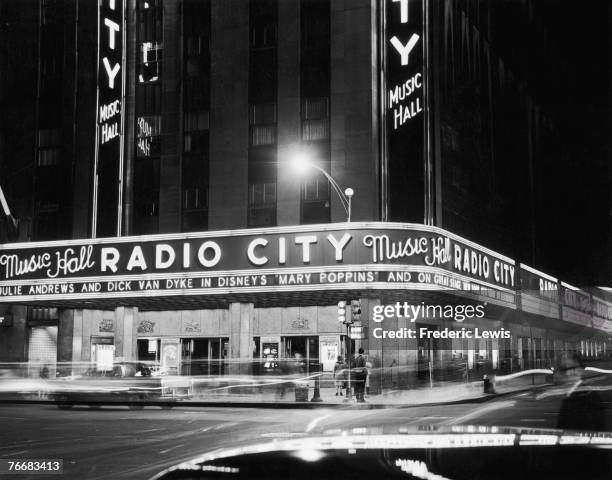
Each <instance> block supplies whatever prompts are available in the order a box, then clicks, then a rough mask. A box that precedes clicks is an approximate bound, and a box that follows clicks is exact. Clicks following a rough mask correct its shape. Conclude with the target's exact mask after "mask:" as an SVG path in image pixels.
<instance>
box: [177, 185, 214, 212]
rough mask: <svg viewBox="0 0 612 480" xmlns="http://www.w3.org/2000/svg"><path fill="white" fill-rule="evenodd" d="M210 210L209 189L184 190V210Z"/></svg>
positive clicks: (193, 188) (194, 188)
mask: <svg viewBox="0 0 612 480" xmlns="http://www.w3.org/2000/svg"><path fill="white" fill-rule="evenodd" d="M204 208H208V189H207V188H206V189H205V188H202V187H191V188H185V189H184V190H183V209H184V210H201V209H204Z"/></svg>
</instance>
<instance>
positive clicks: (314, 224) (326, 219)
mask: <svg viewBox="0 0 612 480" xmlns="http://www.w3.org/2000/svg"><path fill="white" fill-rule="evenodd" d="M19 7H21V4H20V5H19ZM532 8H533V6H532V5H531V2H522V3H517V2H495V4H493V2H477V1H469V0H466V1H458V0H447V1H439V2H437V1H431V2H421V1H416V0H399V1H393V0H386V1H382V0H381V1H371V0H351V1H339V0H202V1H199V0H183V1H178V0H177V1H169V0H166V1H162V0H148V1H144V0H114V1H111V0H103V1H101V2H99V6H98V5H96V2H86V1H83V0H81V1H78V0H75V1H68V0H64V1H60V0H58V1H40V2H28V3H27V5H26V6H25V7H24V8H18V7H17V6H16V2H11V1H7V0H4V1H0V10H1V11H2V13H3V15H4V18H8V19H9V20H8V21H7V22H6V24H5V26H4V27H3V30H2V32H1V33H2V38H1V39H0V40H2V41H3V42H4V43H5V44H6V45H9V46H10V47H11V48H10V49H9V50H10V51H12V52H13V53H12V56H8V57H7V58H6V59H3V61H5V62H7V63H8V64H10V65H11V66H12V69H11V74H10V75H9V74H7V73H6V71H4V72H3V73H2V75H3V78H2V90H3V91H2V102H3V109H2V112H3V113H2V115H3V117H2V124H1V125H0V126H1V127H2V135H3V142H2V148H3V149H4V150H3V153H9V152H10V155H4V154H3V156H2V157H3V159H2V165H1V168H2V172H3V175H2V179H3V181H4V179H5V178H6V179H10V181H7V182H6V183H4V184H2V188H3V189H4V191H5V193H6V197H7V201H8V203H9V204H10V206H11V209H12V211H13V213H14V216H15V217H17V218H18V219H19V220H20V222H19V229H18V230H14V229H11V228H10V225H9V224H8V222H7V223H5V224H4V227H3V228H4V229H3V235H4V236H5V237H6V239H7V240H8V241H7V243H4V244H2V245H0V294H1V296H0V310H1V316H2V322H1V326H0V360H1V361H26V362H29V363H30V364H31V365H32V371H35V370H36V368H39V366H40V365H43V364H44V365H55V364H56V363H57V362H72V361H74V362H96V363H98V364H102V363H105V362H106V363H108V362H109V361H110V359H113V360H126V361H131V360H155V361H159V362H160V363H161V364H162V365H163V366H166V367H168V368H171V369H176V371H180V372H183V373H198V374H222V373H229V372H232V371H234V372H248V371H249V368H250V367H248V366H249V365H253V364H254V363H256V361H257V360H258V359H270V358H274V357H276V358H281V359H282V358H290V357H293V356H294V355H295V354H300V355H303V356H304V357H305V358H306V359H307V360H308V362H312V363H318V362H321V363H322V364H323V366H324V369H325V370H326V371H331V370H332V369H333V364H334V363H335V360H336V357H337V355H344V356H346V355H347V354H348V352H349V350H348V348H349V339H348V337H347V328H346V326H345V325H343V324H342V323H340V322H339V321H338V308H337V304H338V302H339V301H350V300H359V301H360V306H361V311H362V314H361V318H360V321H359V322H357V325H356V328H354V329H353V332H352V334H351V336H352V337H353V338H352V343H351V345H350V348H351V350H350V351H352V352H354V351H355V350H354V349H355V348H358V347H363V348H365V350H366V353H367V354H368V356H369V359H370V361H371V362H372V363H373V365H374V366H375V367H383V373H384V374H383V375H381V376H380V378H379V379H378V380H377V385H378V386H380V387H388V386H393V385H396V386H398V385H399V386H400V387H401V386H409V385H411V384H412V383H413V382H414V381H418V377H419V373H418V372H419V371H421V370H423V369H424V368H429V365H431V366H432V368H433V372H434V378H445V379H446V378H452V375H453V372H454V371H455V370H454V367H453V366H454V365H456V364H459V363H462V364H464V365H467V368H468V369H478V368H479V367H481V366H483V365H484V366H486V368H487V369H494V370H500V371H508V370H517V369H525V368H530V367H535V366H542V367H543V366H550V365H553V364H555V362H557V361H558V360H559V359H560V358H561V357H562V356H563V355H571V354H574V353H576V352H579V353H580V354H582V355H583V356H584V357H586V358H598V357H602V356H605V355H607V353H608V352H609V348H610V340H609V335H610V333H611V332H612V302H611V298H610V294H609V293H608V292H607V291H606V290H603V289H590V290H588V291H587V290H582V289H580V288H577V287H574V286H572V285H571V284H569V283H566V282H564V281H561V280H560V279H558V278H555V277H554V276H552V275H549V274H547V273H545V272H544V271H541V270H539V269H536V268H534V266H538V267H539V268H542V267H540V262H541V260H540V253H541V252H540V251H539V250H537V249H536V248H535V247H534V245H535V244H536V242H534V238H536V237H537V238H539V237H538V235H541V234H542V232H540V233H539V232H538V229H537V228H535V227H534V225H536V224H538V222H539V221H540V219H541V218H542V215H541V214H542V212H541V211H540V210H539V209H540V208H541V207H540V205H539V203H538V202H537V201H535V199H536V198H539V197H538V196H536V192H535V191H534V189H535V188H536V187H535V185H544V186H542V187H538V188H546V187H545V185H546V184H545V183H538V181H535V180H534V178H531V181H525V179H526V178H528V177H529V176H530V175H531V176H535V177H537V176H538V175H542V176H544V175H545V172H546V170H547V168H548V167H549V166H550V164H551V163H552V162H553V161H558V160H557V159H558V154H559V151H560V149H562V145H561V144H562V139H561V138H560V134H559V133H558V132H557V131H556V130H555V127H554V118H549V117H547V114H546V112H545V111H544V110H543V109H542V108H540V107H539V105H538V99H537V98H533V97H532V94H531V90H530V83H529V80H530V79H529V78H523V77H521V75H520V73H521V72H515V71H514V70H512V68H510V67H508V66H506V63H505V58H506V57H505V55H506V54H508V55H509V53H508V52H507V51H506V50H504V45H505V44H504V42H503V41H498V42H497V43H495V42H493V41H492V33H491V32H495V35H496V36H498V37H500V38H502V39H503V38H504V35H507V34H509V33H508V32H507V28H505V27H503V23H504V22H503V19H504V17H505V16H506V15H507V14H508V13H512V15H514V17H515V18H516V19H517V21H519V22H520V25H521V28H524V29H526V30H528V31H530V32H531V33H532V34H533V38H535V39H537V38H538V35H540V34H541V33H542V32H540V31H539V30H538V23H537V22H535V21H533V19H532V15H531V14H530V11H532V10H530V9H532ZM532 13H533V12H532ZM536 13H537V12H536ZM16 33H21V35H20V36H19V37H16V36H15V34H16ZM26 33H27V35H25V34H26ZM16 38H19V41H17V40H16ZM548 45H549V44H548V43H547V42H545V41H543V40H542V41H541V42H539V43H538V42H536V43H535V44H530V45H527V44H523V45H518V46H516V45H515V46H514V47H516V48H518V49H519V50H520V51H521V52H522V53H524V54H525V55H532V56H533V58H540V57H542V58H554V55H552V54H551V55H548V54H549V53H550V52H548V51H547V50H546V48H549V47H548ZM538 56H540V57H538ZM28 58H33V59H34V60H33V61H32V62H29V61H28V60H24V59H28ZM551 61H552V60H551ZM546 68H548V65H546V64H545V62H544V63H543V64H542V65H541V69H542V70H543V71H545V70H546ZM11 88H19V89H20V91H21V92H23V95H21V96H20V97H19V102H17V100H16V99H15V98H13V97H12V96H11V95H10V94H9V92H10V89H11ZM526 119H527V120H526ZM536 126H537V128H536ZM560 142H561V143H560ZM298 156H300V157H307V158H308V159H309V161H310V162H311V163H312V164H313V165H315V167H314V168H310V169H309V170H307V171H306V172H303V173H301V174H298V173H296V171H295V169H294V168H293V167H292V165H293V160H294V159H295V158H296V157H298ZM29 158H34V159H35V161H34V162H33V163H32V162H30V163H29V164H28V162H26V161H25V160H24V159H29ZM23 165H28V167H27V168H25V169H24V168H23ZM321 170H323V171H324V172H326V173H328V174H329V175H331V177H333V179H335V181H336V182H337V183H338V184H339V186H340V187H341V190H343V189H344V187H350V188H352V189H353V190H354V192H355V193H354V195H353V196H352V198H351V208H350V210H351V218H350V220H351V221H350V222H347V211H346V209H345V207H346V206H347V205H346V202H345V200H346V198H344V199H342V198H341V197H342V195H341V192H340V193H339V192H336V189H335V187H334V185H332V184H331V183H330V180H329V179H328V178H327V176H326V175H325V174H324V173H322V172H321ZM536 180H537V179H536ZM540 193H541V192H540ZM517 212H520V213H517ZM549 260H550V259H546V260H544V259H543V260H542V261H544V263H546V262H548V261H549ZM396 302H400V303H403V302H407V303H409V304H412V305H419V304H421V305H441V306H447V305H452V306H461V305H471V306H473V307H476V306H482V307H483V308H484V316H483V317H482V318H477V319H466V320H464V321H462V322H458V321H457V320H455V319H453V318H449V317H445V316H443V315H437V316H434V317H433V318H432V317H428V318H418V319H417V320H416V322H415V323H414V324H413V325H415V326H417V327H419V328H427V329H428V330H431V331H433V330H442V329H444V328H466V329H471V330H474V329H476V328H478V329H480V330H492V329H497V330H499V329H501V328H504V329H505V330H507V331H509V332H510V338H502V339H495V338H493V339H491V338H489V339H486V338H483V339H436V338H429V339H409V338H406V339H403V338H402V339H392V338H378V337H379V335H375V334H374V330H375V329H376V328H380V327H382V326H384V328H385V329H387V330H399V329H401V328H403V327H406V326H410V324H409V322H408V323H407V322H406V321H405V319H403V318H401V317H400V316H399V315H395V316H391V317H390V318H385V319H384V321H383V322H378V321H376V322H375V321H374V320H373V318H372V312H373V310H374V308H375V307H377V306H378V307H379V306H387V305H393V304H395V303H396ZM241 364H242V365H243V366H247V367H248V368H246V369H245V368H242V369H241V368H240V365H241ZM195 365H197V368H196V366H195ZM407 371H408V372H412V373H410V374H408V375H405V374H403V373H401V372H404V373H405V372H407Z"/></svg>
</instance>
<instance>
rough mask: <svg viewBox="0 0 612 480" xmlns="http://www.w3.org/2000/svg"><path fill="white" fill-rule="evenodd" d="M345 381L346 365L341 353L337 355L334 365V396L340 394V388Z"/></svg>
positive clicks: (343, 386)
mask: <svg viewBox="0 0 612 480" xmlns="http://www.w3.org/2000/svg"><path fill="white" fill-rule="evenodd" d="M345 383H346V365H345V364H344V360H343V359H342V356H341V355H338V361H337V362H336V364H335V365H334V385H335V387H336V397H337V396H338V395H340V396H342V389H343V388H346V387H345Z"/></svg>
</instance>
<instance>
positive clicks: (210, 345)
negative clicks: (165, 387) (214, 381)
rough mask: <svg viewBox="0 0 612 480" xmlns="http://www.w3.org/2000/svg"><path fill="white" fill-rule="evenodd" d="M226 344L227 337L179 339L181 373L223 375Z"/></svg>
mask: <svg viewBox="0 0 612 480" xmlns="http://www.w3.org/2000/svg"><path fill="white" fill-rule="evenodd" d="M228 345H229V339H228V338H183V339H181V374H182V375H223V374H224V373H226V365H225V359H226V358H227V351H228Z"/></svg>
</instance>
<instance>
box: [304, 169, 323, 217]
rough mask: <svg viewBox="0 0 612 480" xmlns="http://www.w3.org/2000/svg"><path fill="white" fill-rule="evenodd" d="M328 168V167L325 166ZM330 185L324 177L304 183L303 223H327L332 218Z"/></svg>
mask: <svg viewBox="0 0 612 480" xmlns="http://www.w3.org/2000/svg"><path fill="white" fill-rule="evenodd" d="M323 168H327V167H323ZM329 196H330V186H329V182H328V180H327V179H326V178H324V177H317V178H314V179H312V180H308V181H306V182H304V183H303V184H302V202H301V205H302V223H305V224H309V223H327V222H329V220H330V208H329V207H330V201H329Z"/></svg>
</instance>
